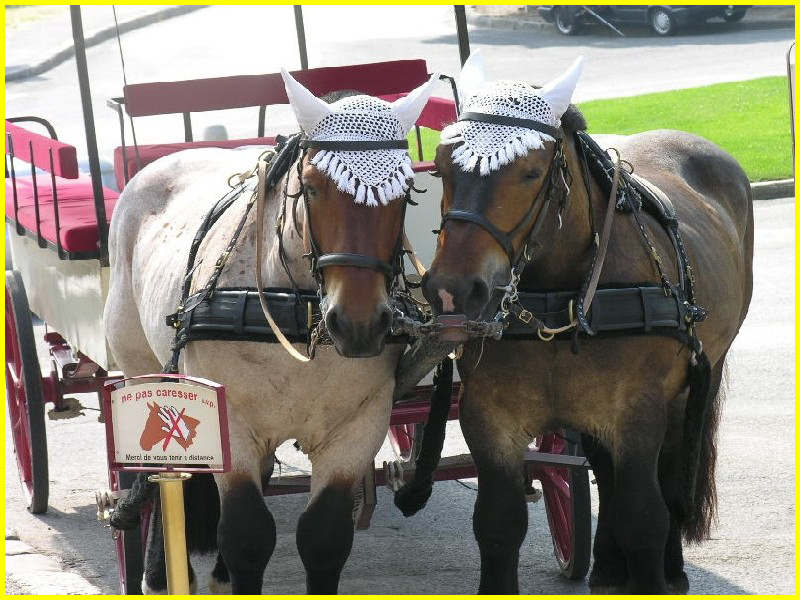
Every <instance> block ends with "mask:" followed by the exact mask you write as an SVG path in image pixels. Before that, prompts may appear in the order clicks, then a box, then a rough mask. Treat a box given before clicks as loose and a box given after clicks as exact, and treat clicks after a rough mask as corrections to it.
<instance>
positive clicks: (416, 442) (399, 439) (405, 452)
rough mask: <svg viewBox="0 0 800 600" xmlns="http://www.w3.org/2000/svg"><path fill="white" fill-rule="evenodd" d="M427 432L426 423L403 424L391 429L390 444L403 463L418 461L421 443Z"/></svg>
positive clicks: (392, 426)
mask: <svg viewBox="0 0 800 600" xmlns="http://www.w3.org/2000/svg"><path fill="white" fill-rule="evenodd" d="M424 432H425V424H424V423H403V424H401V425H391V426H390V427H389V443H390V444H391V445H392V449H393V450H394V452H395V454H397V455H398V456H399V457H400V458H401V459H403V461H405V462H408V461H410V460H411V459H416V458H417V456H418V455H419V449H420V442H421V441H422V435H423V433H424Z"/></svg>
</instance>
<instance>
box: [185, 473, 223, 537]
mask: <svg viewBox="0 0 800 600" xmlns="http://www.w3.org/2000/svg"><path fill="white" fill-rule="evenodd" d="M183 510H184V513H185V515H186V547H187V549H188V550H189V552H212V551H214V550H216V549H217V525H218V524H219V516H220V508H219V490H217V484H216V482H215V481H214V476H213V475H211V474H210V473H195V474H194V475H192V477H191V478H190V479H189V480H188V481H187V482H186V484H185V487H184V490H183Z"/></svg>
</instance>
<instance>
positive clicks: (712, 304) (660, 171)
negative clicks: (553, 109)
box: [613, 130, 753, 350]
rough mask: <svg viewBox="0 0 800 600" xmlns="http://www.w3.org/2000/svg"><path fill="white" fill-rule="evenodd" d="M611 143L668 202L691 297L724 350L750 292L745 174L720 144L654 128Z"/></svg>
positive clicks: (749, 218) (750, 221) (749, 215)
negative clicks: (706, 313) (693, 279)
mask: <svg viewBox="0 0 800 600" xmlns="http://www.w3.org/2000/svg"><path fill="white" fill-rule="evenodd" d="M613 141H614V147H616V148H618V149H619V150H620V152H621V155H622V157H623V159H625V160H626V161H629V162H630V163H631V165H633V169H634V173H636V174H638V175H640V176H642V177H644V178H645V179H647V180H648V181H650V182H651V183H653V184H655V185H656V186H658V187H659V188H660V189H661V190H662V191H664V192H665V194H666V195H667V197H668V198H669V199H670V201H671V202H672V203H673V204H674V207H675V211H676V213H677V217H678V221H679V223H680V230H681V234H682V236H683V239H684V242H685V245H686V248H687V251H688V253H689V258H690V262H691V264H692V267H693V269H694V271H695V274H696V276H697V285H696V290H697V297H698V301H699V302H700V303H701V304H703V305H704V306H705V307H706V308H708V309H709V310H710V313H711V317H710V323H709V325H711V324H714V323H715V322H716V324H715V325H713V326H712V327H711V328H710V329H713V330H715V331H716V332H718V333H719V341H720V342H721V345H722V346H725V347H727V345H729V344H730V342H731V341H732V339H733V336H734V335H735V334H736V332H737V331H738V329H739V326H740V325H741V323H742V321H743V320H744V318H745V316H746V314H747V309H748V306H749V304H750V298H751V296H752V262H753V201H752V192H751V188H750V182H749V180H748V178H747V175H746V174H745V173H744V171H743V170H742V168H741V166H740V165H739V163H738V162H737V161H736V159H734V158H733V157H732V156H731V155H730V154H728V153H727V152H725V151H724V150H723V149H722V148H720V147H719V146H717V145H716V144H714V143H712V142H710V141H708V140H706V139H704V138H702V137H700V136H697V135H693V134H690V133H686V132H682V131H673V130H656V131H648V132H644V133H640V134H636V135H632V136H626V137H615V138H614V139H613ZM706 329H708V328H706ZM715 337H716V336H715ZM720 350H721V349H720Z"/></svg>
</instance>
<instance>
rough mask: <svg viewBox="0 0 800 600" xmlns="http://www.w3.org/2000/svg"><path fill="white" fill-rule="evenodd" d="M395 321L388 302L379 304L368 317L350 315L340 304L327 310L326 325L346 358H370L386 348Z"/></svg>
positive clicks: (336, 345) (334, 342) (336, 346)
mask: <svg viewBox="0 0 800 600" xmlns="http://www.w3.org/2000/svg"><path fill="white" fill-rule="evenodd" d="M391 324H392V310H391V309H390V308H389V305H388V304H383V305H381V306H379V307H378V308H377V309H376V311H375V313H374V314H373V315H372V317H371V318H370V319H368V320H366V321H364V320H354V319H352V318H350V317H349V316H348V315H347V314H346V313H345V311H344V310H342V309H341V307H339V306H333V307H331V308H330V310H328V312H327V313H326V314H325V327H326V329H327V330H328V334H329V335H330V336H331V339H332V340H333V344H334V347H335V348H336V351H337V352H338V353H339V354H340V355H341V356H344V357H345V358H369V357H371V356H377V355H378V354H380V353H381V352H383V349H384V346H385V345H386V334H387V333H388V332H389V327H390V326H391Z"/></svg>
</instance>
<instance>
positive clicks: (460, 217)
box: [442, 209, 514, 265]
mask: <svg viewBox="0 0 800 600" xmlns="http://www.w3.org/2000/svg"><path fill="white" fill-rule="evenodd" d="M446 221H467V222H469V223H474V224H475V225H477V226H478V227H480V228H481V229H484V230H485V231H486V232H487V233H489V234H491V236H492V237H493V238H494V239H495V240H497V243H498V244H500V247H501V248H503V250H504V251H505V253H506V255H507V256H508V260H509V262H510V263H511V264H512V265H513V264H514V246H513V244H512V243H511V236H509V235H508V234H507V233H505V232H504V231H500V230H499V229H498V228H497V227H496V226H495V225H494V223H492V222H491V221H490V220H489V219H487V218H486V217H484V216H483V215H481V214H479V213H475V212H472V211H469V210H459V209H451V210H449V211H447V212H446V213H445V214H444V216H443V217H442V225H444V223H445V222H446Z"/></svg>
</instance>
